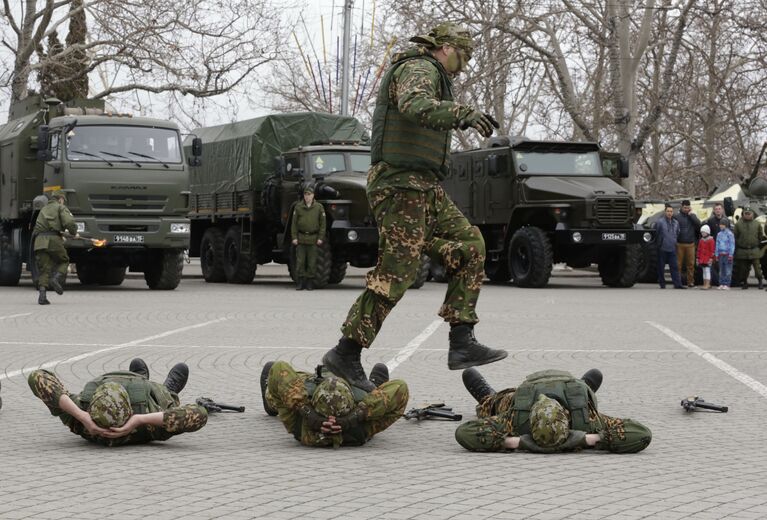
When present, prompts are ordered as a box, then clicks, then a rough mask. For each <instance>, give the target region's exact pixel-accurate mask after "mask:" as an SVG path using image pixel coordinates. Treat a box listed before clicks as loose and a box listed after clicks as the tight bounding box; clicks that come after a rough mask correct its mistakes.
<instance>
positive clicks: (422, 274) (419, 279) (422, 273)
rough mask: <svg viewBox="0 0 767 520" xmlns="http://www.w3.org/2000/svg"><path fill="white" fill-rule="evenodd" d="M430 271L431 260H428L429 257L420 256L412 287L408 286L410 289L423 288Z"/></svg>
mask: <svg viewBox="0 0 767 520" xmlns="http://www.w3.org/2000/svg"><path fill="white" fill-rule="evenodd" d="M430 269H431V258H429V255H422V256H421V265H420V266H418V274H417V275H416V277H415V281H414V282H413V285H411V286H410V288H411V289H420V288H421V287H423V284H425V283H426V279H427V278H429V271H430Z"/></svg>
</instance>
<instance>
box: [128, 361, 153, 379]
mask: <svg viewBox="0 0 767 520" xmlns="http://www.w3.org/2000/svg"><path fill="white" fill-rule="evenodd" d="M128 371H130V372H133V373H134V374H138V375H140V376H144V377H145V378H147V379H149V367H148V366H147V365H146V362H145V361H144V360H143V359H141V358H133V359H132V360H131V362H130V366H129V367H128Z"/></svg>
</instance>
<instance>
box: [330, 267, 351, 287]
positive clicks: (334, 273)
mask: <svg viewBox="0 0 767 520" xmlns="http://www.w3.org/2000/svg"><path fill="white" fill-rule="evenodd" d="M347 267H349V264H348V263H346V262H333V263H332V264H331V266H330V276H328V283H331V284H336V283H341V282H342V281H343V279H344V278H346V268H347Z"/></svg>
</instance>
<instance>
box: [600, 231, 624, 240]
mask: <svg viewBox="0 0 767 520" xmlns="http://www.w3.org/2000/svg"><path fill="white" fill-rule="evenodd" d="M602 240H605V241H609V242H620V241H625V240H626V233H602Z"/></svg>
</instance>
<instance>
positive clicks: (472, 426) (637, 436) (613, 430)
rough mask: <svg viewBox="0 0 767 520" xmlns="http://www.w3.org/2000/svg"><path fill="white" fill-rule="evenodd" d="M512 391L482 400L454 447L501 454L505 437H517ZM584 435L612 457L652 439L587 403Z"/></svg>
mask: <svg viewBox="0 0 767 520" xmlns="http://www.w3.org/2000/svg"><path fill="white" fill-rule="evenodd" d="M515 391H516V389H515V388H508V389H506V390H501V391H500V392H497V393H495V394H492V395H489V396H487V397H485V398H484V399H483V400H482V402H480V403H479V404H478V405H477V419H476V420H474V421H467V422H465V423H463V424H462V425H460V426H459V427H458V429H457V430H456V431H455V438H456V440H457V441H458V443H459V444H460V445H461V446H463V447H464V448H466V449H467V450H470V451H503V450H504V447H503V441H504V439H505V438H506V437H509V436H518V435H520V432H518V431H516V429H515V428H514V418H515V417H514V416H515V413H516V412H515V411H514V409H513V405H514V393H515ZM587 433H599V434H601V435H602V440H601V441H600V442H598V443H597V445H596V446H595V448H596V449H598V450H606V451H610V452H613V453H636V452H638V451H642V450H643V449H645V448H646V447H647V446H648V445H649V444H650V441H651V439H652V432H651V431H650V429H649V428H647V427H646V426H644V425H643V424H641V423H639V422H637V421H634V420H633V419H621V418H618V417H610V416H608V415H605V414H603V413H600V412H599V411H597V409H596V407H595V406H594V405H593V403H591V402H589V431H588V432H587Z"/></svg>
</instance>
